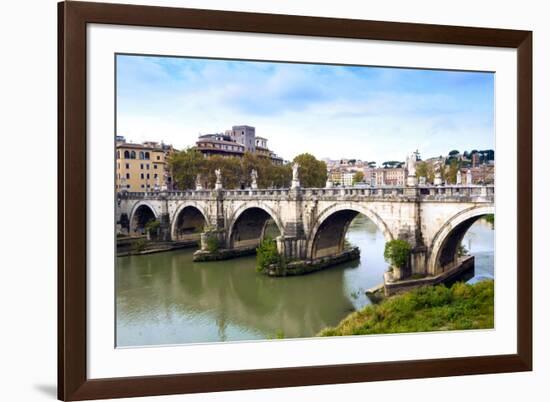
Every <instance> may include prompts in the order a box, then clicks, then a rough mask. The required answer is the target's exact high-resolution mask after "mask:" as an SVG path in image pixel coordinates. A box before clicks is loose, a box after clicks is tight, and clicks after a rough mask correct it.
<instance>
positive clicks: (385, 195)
mask: <svg viewBox="0 0 550 402" xmlns="http://www.w3.org/2000/svg"><path fill="white" fill-rule="evenodd" d="M494 192H495V191H494V185H447V186H433V185H419V186H415V187H407V186H379V187H371V186H369V187H366V186H365V187H355V186H350V187H330V188H328V187H327V188H298V189H288V188H272V189H244V190H240V189H228V190H226V189H224V190H210V189H207V190H181V191H180V190H176V191H156V192H155V191H153V192H121V193H118V196H119V197H120V198H128V199H158V198H165V199H182V198H183V199H211V198H216V197H217V196H218V195H219V194H221V195H223V197H224V198H229V199H250V198H269V199H273V198H280V199H285V198H288V197H290V196H296V195H301V196H302V197H304V198H306V199H308V198H337V199H341V198H369V199H380V198H381V199H394V198H411V197H419V198H420V199H424V200H443V199H464V198H489V199H492V197H493V196H494Z"/></svg>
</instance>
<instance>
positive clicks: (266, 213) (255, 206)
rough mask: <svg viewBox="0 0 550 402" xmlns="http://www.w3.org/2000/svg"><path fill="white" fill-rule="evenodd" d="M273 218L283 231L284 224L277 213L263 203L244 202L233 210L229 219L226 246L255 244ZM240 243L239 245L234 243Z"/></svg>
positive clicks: (250, 245) (280, 230)
mask: <svg viewBox="0 0 550 402" xmlns="http://www.w3.org/2000/svg"><path fill="white" fill-rule="evenodd" d="M270 219H271V220H273V222H275V224H276V225H277V228H278V229H279V233H280V234H281V235H282V234H283V233H284V225H283V222H282V220H281V218H280V217H279V215H278V214H277V213H276V212H275V211H273V209H271V208H270V207H269V206H267V205H265V204H264V203H246V204H243V205H241V206H240V207H239V208H237V209H236V210H235V212H233V214H232V215H231V218H230V219H229V222H230V224H229V227H228V231H227V247H228V248H235V247H243V246H245V247H246V246H248V247H252V246H256V245H257V244H258V243H259V241H260V240H261V239H262V238H263V237H264V234H265V230H266V227H267V224H268V222H269V220H270ZM236 243H240V245H238V244H236Z"/></svg>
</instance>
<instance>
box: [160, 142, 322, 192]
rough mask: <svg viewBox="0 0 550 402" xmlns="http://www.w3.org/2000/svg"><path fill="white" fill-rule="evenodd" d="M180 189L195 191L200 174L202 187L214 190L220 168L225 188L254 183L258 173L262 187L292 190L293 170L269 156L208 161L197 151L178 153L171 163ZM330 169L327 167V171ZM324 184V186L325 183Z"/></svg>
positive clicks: (259, 184)
mask: <svg viewBox="0 0 550 402" xmlns="http://www.w3.org/2000/svg"><path fill="white" fill-rule="evenodd" d="M169 163H170V168H171V169H172V174H173V177H174V182H175V183H176V186H177V188H179V189H181V190H186V189H194V188H195V180H196V178H197V175H198V174H200V175H201V180H202V185H203V186H204V187H205V188H212V187H214V184H215V183H216V174H215V171H216V169H220V170H221V172H222V185H223V187H224V188H228V189H233V188H244V187H249V186H250V184H251V178H250V173H251V172H252V170H253V169H254V170H256V172H257V173H258V183H257V184H258V187H260V188H268V187H290V181H291V179H292V167H291V166H290V165H288V164H287V165H275V164H273V162H272V161H271V160H270V159H269V158H266V157H261V156H258V155H255V154H252V153H249V152H245V154H244V155H243V157H242V158H238V157H223V156H220V155H213V156H210V157H208V158H205V157H204V155H203V154H202V153H201V152H200V151H198V150H196V149H195V148H188V149H186V150H183V151H180V152H176V153H175V154H174V155H173V156H172V158H171V159H170V161H169ZM325 169H326V168H325ZM323 185H324V184H323Z"/></svg>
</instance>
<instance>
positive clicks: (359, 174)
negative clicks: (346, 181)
mask: <svg viewBox="0 0 550 402" xmlns="http://www.w3.org/2000/svg"><path fill="white" fill-rule="evenodd" d="M364 179H365V174H364V173H363V172H355V174H354V175H353V184H355V183H361V182H362V181H363V180H364Z"/></svg>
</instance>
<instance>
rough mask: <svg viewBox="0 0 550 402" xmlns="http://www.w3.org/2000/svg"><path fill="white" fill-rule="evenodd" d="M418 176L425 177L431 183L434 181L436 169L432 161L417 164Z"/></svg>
mask: <svg viewBox="0 0 550 402" xmlns="http://www.w3.org/2000/svg"><path fill="white" fill-rule="evenodd" d="M416 177H425V178H426V180H428V182H429V183H433V181H434V178H435V169H434V166H433V165H432V164H431V163H428V162H425V161H422V162H418V163H417V164H416Z"/></svg>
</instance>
